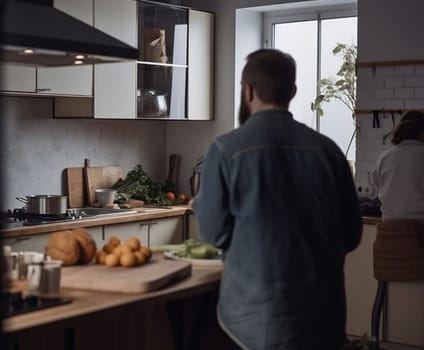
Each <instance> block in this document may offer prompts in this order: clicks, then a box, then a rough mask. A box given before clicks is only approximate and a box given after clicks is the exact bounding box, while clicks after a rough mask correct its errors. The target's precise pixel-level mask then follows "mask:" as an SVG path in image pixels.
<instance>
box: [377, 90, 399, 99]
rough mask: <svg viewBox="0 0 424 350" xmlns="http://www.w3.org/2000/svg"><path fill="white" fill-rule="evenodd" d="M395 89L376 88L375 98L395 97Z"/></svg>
mask: <svg viewBox="0 0 424 350" xmlns="http://www.w3.org/2000/svg"><path fill="white" fill-rule="evenodd" d="M394 95H395V90H394V89H375V98H376V99H378V100H386V99H393V97H394Z"/></svg>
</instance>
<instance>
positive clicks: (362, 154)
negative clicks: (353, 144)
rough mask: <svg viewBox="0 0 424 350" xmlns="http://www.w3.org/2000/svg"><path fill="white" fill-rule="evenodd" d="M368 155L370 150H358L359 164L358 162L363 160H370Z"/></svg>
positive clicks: (357, 159) (357, 158)
mask: <svg viewBox="0 0 424 350" xmlns="http://www.w3.org/2000/svg"><path fill="white" fill-rule="evenodd" d="M367 153H368V150H366V149H358V148H356V161H357V162H358V161H361V160H369V159H368V158H367Z"/></svg>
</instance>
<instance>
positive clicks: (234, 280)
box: [193, 49, 362, 350]
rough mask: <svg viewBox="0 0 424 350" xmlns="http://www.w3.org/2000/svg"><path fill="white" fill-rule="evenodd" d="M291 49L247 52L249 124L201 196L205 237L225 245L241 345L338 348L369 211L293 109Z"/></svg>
mask: <svg viewBox="0 0 424 350" xmlns="http://www.w3.org/2000/svg"><path fill="white" fill-rule="evenodd" d="M295 76H296V66H295V62H294V60H293V58H292V57H291V56H289V55H288V54H285V53H283V52H281V51H278V50H273V49H261V50H258V51H255V52H253V53H251V54H250V55H249V56H248V57H247V63H246V65H245V67H244V69H243V73H242V81H241V105H240V113H239V118H240V124H241V126H240V127H239V128H238V129H236V130H233V131H231V132H228V133H226V134H224V135H221V136H219V137H218V138H217V139H216V140H215V141H214V142H213V143H212V144H211V145H210V147H209V150H208V152H207V154H206V156H205V159H204V162H203V166H202V179H201V183H200V190H199V192H198V194H197V195H196V197H195V198H194V201H193V209H194V212H195V214H196V218H197V221H198V225H199V238H200V239H202V240H205V241H208V242H210V243H212V244H214V245H216V246H217V247H220V248H222V251H223V261H224V271H223V276H222V282H221V287H220V296H219V301H218V320H219V322H220V325H221V327H222V328H223V329H224V331H226V333H227V334H228V335H229V336H230V337H231V338H232V339H233V340H234V342H235V343H236V344H237V345H238V346H240V347H241V348H243V349H249V350H266V349H281V350H312V349H314V350H315V349H326V350H340V347H341V346H342V344H343V343H344V341H345V319H346V306H345V290H344V275H343V265H344V259H345V255H346V254H347V253H348V252H349V251H351V250H353V249H355V248H356V247H357V245H358V244H359V242H360V239H361V233H362V220H361V215H360V210H359V204H358V198H357V195H356V190H355V186H354V183H353V179H352V175H351V172H350V168H349V165H348V163H347V161H346V159H345V157H344V155H343V153H342V152H341V151H340V149H339V148H338V147H337V146H336V144H335V143H334V142H333V141H331V140H330V139H328V138H327V137H325V136H323V135H321V134H319V133H317V132H315V131H314V130H312V129H310V128H308V127H307V126H305V125H303V124H301V123H298V122H297V121H295V120H294V119H293V116H292V114H291V113H290V112H288V108H289V102H290V100H291V99H292V98H293V96H294V95H295V92H296V86H295Z"/></svg>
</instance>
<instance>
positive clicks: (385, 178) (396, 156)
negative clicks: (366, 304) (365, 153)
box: [371, 111, 424, 350]
mask: <svg viewBox="0 0 424 350" xmlns="http://www.w3.org/2000/svg"><path fill="white" fill-rule="evenodd" d="M392 143H393V145H394V147H392V148H391V149H389V150H387V151H386V152H384V153H383V154H382V155H381V156H380V157H379V159H378V161H377V163H376V167H375V169H374V171H373V172H372V174H371V176H372V177H371V180H372V182H373V184H374V185H375V187H376V190H377V196H378V198H379V199H380V201H381V211H382V222H381V223H380V224H378V225H377V236H376V240H375V242H374V250H373V254H374V256H373V258H374V277H375V279H376V280H378V287H377V293H376V297H375V301H374V307H373V310H372V324H371V336H372V337H375V339H376V341H377V344H376V347H375V348H376V350H378V349H379V345H378V339H379V334H378V333H379V328H380V324H379V323H380V314H381V310H382V306H383V304H384V300H385V299H386V290H387V283H388V282H397V283H396V285H395V286H393V288H396V289H397V290H398V292H399V291H400V290H403V291H404V295H416V294H420V293H421V291H422V289H423V281H424V113H422V112H419V111H409V112H406V113H405V114H403V115H402V117H401V119H400V122H399V124H398V125H397V126H396V127H395V129H394V130H393V132H392ZM399 282H401V283H399ZM402 282H403V283H402ZM405 282H406V284H405ZM420 305H424V303H420ZM420 305H415V306H414V308H413V309H408V308H407V307H404V309H403V310H402V315H399V314H396V312H392V314H391V315H390V313H391V311H393V310H390V309H388V313H389V316H390V318H391V319H392V320H393V319H398V320H397V322H399V318H400V319H402V320H403V321H404V322H408V321H410V320H412V319H414V320H418V319H422V318H421V316H420V314H419V313H420V312H421V311H419V310H420V309H421V308H422V306H420ZM389 307H390V301H389V303H388V308H389ZM417 312H418V314H417ZM405 315H406V316H405ZM390 322H391V321H390V320H389V318H387V323H388V324H387V326H388V327H390ZM423 327H424V325H423ZM423 329H424V328H423Z"/></svg>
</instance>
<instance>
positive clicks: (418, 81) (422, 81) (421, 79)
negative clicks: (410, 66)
mask: <svg viewBox="0 0 424 350" xmlns="http://www.w3.org/2000/svg"><path fill="white" fill-rule="evenodd" d="M405 86H406V87H424V76H415V77H406V78H405Z"/></svg>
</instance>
